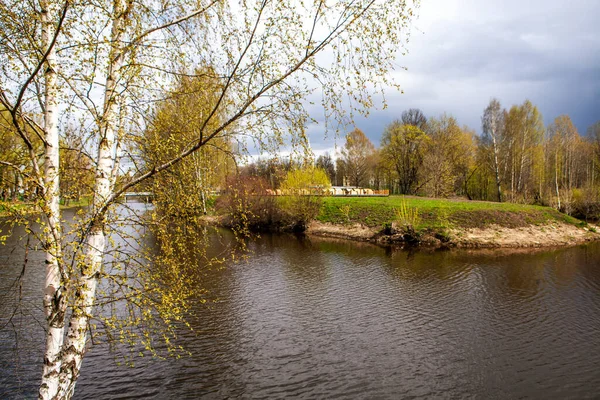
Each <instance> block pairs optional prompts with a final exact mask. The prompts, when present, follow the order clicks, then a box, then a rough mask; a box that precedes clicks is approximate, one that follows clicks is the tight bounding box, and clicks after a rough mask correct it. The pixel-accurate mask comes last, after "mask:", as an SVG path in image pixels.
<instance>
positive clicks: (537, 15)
mask: <svg viewBox="0 0 600 400" xmlns="http://www.w3.org/2000/svg"><path fill="white" fill-rule="evenodd" d="M423 3H424V6H423V9H422V13H421V19H420V20H419V21H417V22H416V24H415V25H416V27H418V28H420V29H421V30H422V33H421V32H419V31H418V30H417V31H413V36H412V40H411V42H410V44H409V49H410V54H409V55H408V56H407V57H405V58H403V59H401V60H399V61H400V63H402V65H405V66H407V67H408V72H404V73H398V74H397V79H398V81H400V83H401V84H402V85H403V86H404V88H405V95H403V96H395V97H394V98H393V101H392V103H393V107H392V108H393V109H395V110H398V111H397V112H401V110H402V109H405V108H408V107H421V108H423V111H424V112H425V113H426V114H427V115H430V116H431V115H438V114H440V113H442V112H448V113H450V114H453V115H455V116H456V117H458V119H459V121H460V122H461V123H465V124H467V125H470V126H471V127H472V128H475V129H476V130H480V127H479V125H480V122H479V121H480V115H481V112H482V110H483V108H484V107H485V106H486V105H487V103H488V101H489V99H490V98H491V97H498V98H499V99H500V101H501V102H502V104H503V105H504V106H505V107H510V106H511V105H512V104H520V103H522V102H523V101H524V100H525V99H530V100H531V101H533V102H534V104H536V105H538V107H539V108H540V110H541V111H542V113H543V114H544V119H545V122H546V123H550V122H551V121H552V120H553V119H554V118H555V117H556V116H558V115H560V114H569V115H570V116H571V117H572V118H573V120H574V122H575V123H576V125H577V126H578V128H579V130H580V131H582V133H584V131H585V129H586V128H587V127H588V126H589V125H591V124H592V123H593V122H594V121H596V120H598V119H600V115H599V113H598V111H599V110H600V29H599V28H598V21H597V17H598V16H599V15H600V2H598V1H584V0H574V1H571V2H564V1H554V0H553V1H513V0H509V1H487V2H481V1H453V0H450V1H448V0H446V1H431V0H430V1H426V2H423ZM381 118H382V119H384V117H383V116H381Z"/></svg>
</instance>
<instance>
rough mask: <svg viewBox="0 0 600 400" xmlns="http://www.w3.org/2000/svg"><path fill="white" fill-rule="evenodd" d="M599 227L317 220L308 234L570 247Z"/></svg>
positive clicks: (407, 242)
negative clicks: (391, 227) (399, 227)
mask: <svg viewBox="0 0 600 400" xmlns="http://www.w3.org/2000/svg"><path fill="white" fill-rule="evenodd" d="M594 230H596V228H595V227H592V226H590V227H581V228H579V227H577V226H573V225H569V224H565V223H549V224H547V225H541V226H535V225H530V226H526V227H519V228H507V227H502V226H498V225H492V226H489V227H487V228H465V229H457V228H453V229H449V230H447V231H444V232H443V233H440V232H435V231H423V232H418V233H417V237H415V236H414V235H415V234H409V235H408V237H407V235H406V234H405V233H403V232H397V233H392V234H385V233H384V232H382V231H381V230H378V229H376V228H370V227H367V226H365V225H361V224H354V225H333V224H324V223H321V222H318V221H313V222H312V223H311V224H309V226H308V229H307V230H306V232H305V233H306V234H307V235H314V236H320V237H329V238H338V239H347V240H356V241H365V242H371V243H377V244H385V245H399V246H413V247H414V246H417V247H430V248H442V247H445V248H515V249H516V248H542V247H568V246H574V245H578V244H582V243H587V242H591V241H596V240H600V234H598V233H596V232H594Z"/></svg>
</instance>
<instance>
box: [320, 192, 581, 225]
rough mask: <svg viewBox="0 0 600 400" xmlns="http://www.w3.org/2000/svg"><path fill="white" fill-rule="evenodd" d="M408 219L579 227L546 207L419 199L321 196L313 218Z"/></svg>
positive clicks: (349, 222)
mask: <svg viewBox="0 0 600 400" xmlns="http://www.w3.org/2000/svg"><path fill="white" fill-rule="evenodd" d="M402 219H405V220H406V219H408V220H410V222H412V223H411V225H413V228H414V229H415V230H416V231H423V230H431V231H440V230H444V229H461V228H486V227H489V226H492V225H494V226H500V227H506V228H519V227H525V226H531V225H538V226H539V225H545V224H548V223H551V222H555V221H556V222H561V223H567V224H570V225H576V226H581V225H582V224H583V223H582V222H581V221H579V220H578V219H575V218H572V217H569V216H568V215H565V214H562V213H560V212H558V211H556V210H555V209H553V208H550V207H541V206H531V205H522V204H512V203H493V202H484V201H467V200H448V199H430V198H420V197H404V196H389V197H354V198H353V197H325V198H323V207H322V209H321V211H320V213H319V215H318V217H317V220H318V221H319V222H323V223H331V224H336V225H353V224H357V223H359V224H362V225H364V226H367V227H370V228H377V227H384V226H391V224H392V223H394V222H396V223H397V222H398V221H399V220H402Z"/></svg>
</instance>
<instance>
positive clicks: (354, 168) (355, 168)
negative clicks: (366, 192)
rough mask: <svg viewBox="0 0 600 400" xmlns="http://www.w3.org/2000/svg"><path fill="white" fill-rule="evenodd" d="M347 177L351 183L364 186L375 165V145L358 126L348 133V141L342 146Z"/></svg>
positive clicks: (367, 182)
mask: <svg viewBox="0 0 600 400" xmlns="http://www.w3.org/2000/svg"><path fill="white" fill-rule="evenodd" d="M341 153H342V159H343V160H344V165H345V172H346V177H347V178H348V180H349V182H350V184H351V185H354V186H364V185H368V184H369V178H370V175H371V173H372V169H373V167H374V161H375V160H374V157H375V146H374V145H373V143H372V142H371V141H370V140H369V138H368V137H367V136H366V135H365V134H364V133H363V131H361V130H360V129H358V128H355V129H354V130H353V131H351V132H349V133H348V134H347V135H346V143H345V144H344V147H343V148H342V151H341Z"/></svg>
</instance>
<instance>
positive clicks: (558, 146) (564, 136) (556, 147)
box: [547, 115, 580, 213]
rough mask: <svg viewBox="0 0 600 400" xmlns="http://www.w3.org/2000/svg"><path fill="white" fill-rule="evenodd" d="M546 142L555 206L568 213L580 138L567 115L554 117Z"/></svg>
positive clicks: (575, 175)
mask: <svg viewBox="0 0 600 400" xmlns="http://www.w3.org/2000/svg"><path fill="white" fill-rule="evenodd" d="M548 141H549V144H548V145H549V151H548V152H547V157H548V158H549V160H548V161H547V164H548V165H549V166H550V168H551V171H552V172H551V176H552V182H553V184H554V193H555V195H556V206H557V208H558V209H560V210H564V211H565V212H567V213H570V212H571V206H572V204H571V200H572V199H571V196H572V194H573V192H572V190H573V188H574V187H576V186H577V170H578V168H577V167H578V165H577V147H578V145H579V144H580V137H579V133H578V132H577V128H575V125H573V121H571V118H570V117H569V116H568V115H561V116H559V117H556V118H555V119H554V122H553V123H552V124H550V126H549V127H548Z"/></svg>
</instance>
